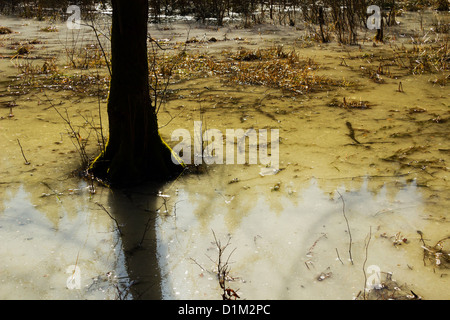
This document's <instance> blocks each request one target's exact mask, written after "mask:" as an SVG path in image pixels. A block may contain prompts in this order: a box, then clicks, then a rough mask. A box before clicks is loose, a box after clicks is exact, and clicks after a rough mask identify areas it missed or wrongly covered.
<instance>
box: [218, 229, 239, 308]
mask: <svg viewBox="0 0 450 320" xmlns="http://www.w3.org/2000/svg"><path fill="white" fill-rule="evenodd" d="M212 233H213V236H214V242H215V244H216V247H217V249H218V250H219V258H218V261H217V276H218V278H219V285H220V288H221V289H222V290H223V292H222V298H223V300H232V299H234V300H236V299H237V298H240V297H239V296H238V294H237V293H236V291H234V290H233V289H231V288H229V287H227V286H226V281H227V279H228V278H229V273H230V268H229V265H228V262H229V261H230V257H231V255H232V254H233V252H234V251H235V250H236V248H234V249H233V250H232V251H231V253H230V254H229V255H228V258H227V260H226V261H225V262H223V260H222V259H223V254H224V252H225V250H226V249H227V247H228V246H229V245H230V241H231V238H228V241H227V243H226V245H224V246H222V244H221V242H220V240H218V239H217V237H216V234H215V233H214V230H212Z"/></svg>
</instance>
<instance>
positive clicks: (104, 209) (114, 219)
mask: <svg viewBox="0 0 450 320" xmlns="http://www.w3.org/2000/svg"><path fill="white" fill-rule="evenodd" d="M95 204H96V205H98V206H99V207H100V208H102V209H103V211H105V212H106V214H107V215H108V216H109V217H110V218H111V219H112V220H113V221H114V223H115V224H116V227H117V230H118V231H119V234H120V235H123V233H122V230H121V228H120V225H119V222H118V221H117V219H116V218H114V217H113V216H112V215H111V214H110V213H109V211H108V210H106V208H105V207H104V206H103V205H102V204H101V203H98V202H96V203H95Z"/></svg>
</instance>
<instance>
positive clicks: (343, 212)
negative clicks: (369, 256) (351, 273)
mask: <svg viewBox="0 0 450 320" xmlns="http://www.w3.org/2000/svg"><path fill="white" fill-rule="evenodd" d="M336 192H337V193H338V194H339V197H340V198H341V200H342V214H343V215H344V219H345V223H346V224H347V231H348V236H349V242H350V243H349V245H348V254H349V256H350V261H351V263H352V264H353V258H352V241H353V240H352V233H351V232H350V226H349V224H348V219H347V216H346V214H345V202H344V198H343V197H342V195H341V194H340V192H339V191H337V190H336Z"/></svg>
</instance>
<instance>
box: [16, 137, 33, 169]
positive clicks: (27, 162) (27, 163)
mask: <svg viewBox="0 0 450 320" xmlns="http://www.w3.org/2000/svg"><path fill="white" fill-rule="evenodd" d="M17 143H18V144H19V147H20V151H21V152H22V156H23V158H24V159H25V164H26V165H29V164H30V161H28V160H27V158H26V157H25V154H24V153H23V149H22V145H21V144H20V141H19V139H17Z"/></svg>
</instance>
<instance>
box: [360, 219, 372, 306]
mask: <svg viewBox="0 0 450 320" xmlns="http://www.w3.org/2000/svg"><path fill="white" fill-rule="evenodd" d="M371 238H372V227H370V230H369V235H368V240H367V242H365V241H364V242H365V251H366V257H365V258H364V263H363V267H362V268H363V273H364V292H363V298H364V300H366V284H367V275H366V262H367V257H368V253H369V243H370V239H371Z"/></svg>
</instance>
